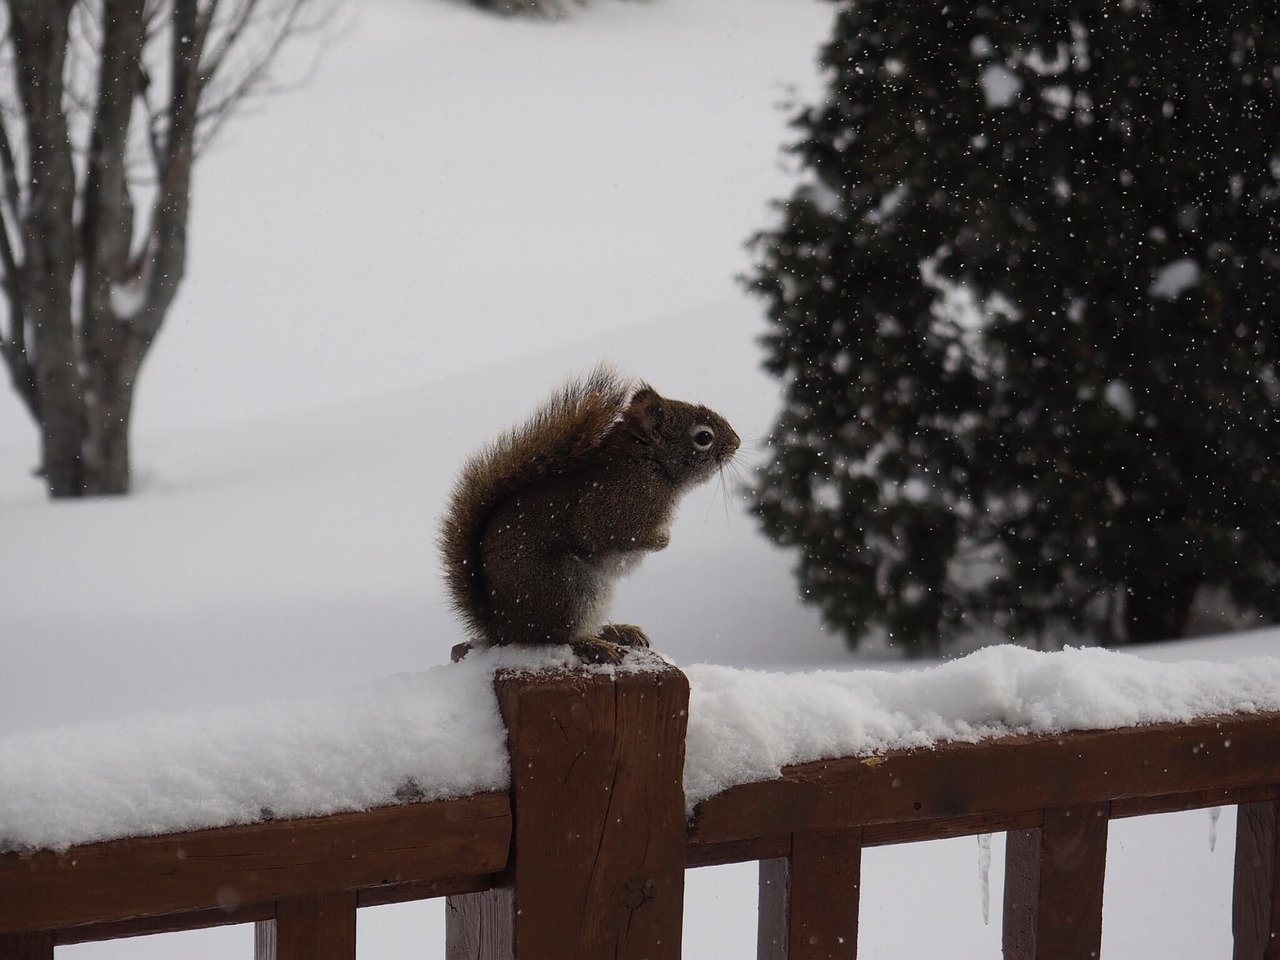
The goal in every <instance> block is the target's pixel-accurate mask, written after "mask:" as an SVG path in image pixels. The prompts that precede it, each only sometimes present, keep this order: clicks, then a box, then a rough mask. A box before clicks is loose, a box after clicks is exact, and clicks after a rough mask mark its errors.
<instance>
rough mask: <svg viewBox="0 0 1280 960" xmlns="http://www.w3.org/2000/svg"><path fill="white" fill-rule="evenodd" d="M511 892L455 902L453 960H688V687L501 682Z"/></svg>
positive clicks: (601, 678)
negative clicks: (683, 953) (684, 940)
mask: <svg viewBox="0 0 1280 960" xmlns="http://www.w3.org/2000/svg"><path fill="white" fill-rule="evenodd" d="M494 686H495V689H496V690H497V693H498V703H499V706H500V708H501V710H502V716H503V719H504V720H505V721H506V724H507V738H508V744H509V747H510V752H511V791H512V811H513V816H514V820H515V824H514V827H515V829H514V846H513V849H512V859H511V864H512V865H511V867H510V869H509V870H508V872H507V875H506V880H507V884H508V889H505V890H494V891H488V892H486V893H478V894H467V895H464V896H455V897H450V898H449V905H448V921H447V934H446V935H447V941H448V945H447V951H446V952H447V956H448V957H449V958H450V960H462V958H468V960H545V958H547V957H556V958H557V960H603V958H606V957H608V958H618V960H642V958H648V960H678V958H679V956H680V946H681V937H682V926H681V921H682V916H683V910H684V842H685V808H684V787H683V776H684V736H685V728H686V726H687V720H688V706H689V683H688V680H686V679H685V676H684V674H682V673H681V672H680V671H679V670H676V669H675V668H673V667H666V666H663V667H660V668H659V669H655V670H646V671H644V672H640V671H625V672H624V671H622V670H619V671H618V672H617V673H616V674H615V675H609V674H605V673H590V674H589V673H574V674H566V673H557V674H537V675H519V674H510V675H501V676H499V677H498V678H497V679H495V682H494Z"/></svg>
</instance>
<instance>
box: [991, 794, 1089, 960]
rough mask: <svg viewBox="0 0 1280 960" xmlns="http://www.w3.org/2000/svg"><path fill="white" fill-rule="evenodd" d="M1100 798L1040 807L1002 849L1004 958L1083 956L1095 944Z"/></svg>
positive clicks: (1067, 959) (1079, 959)
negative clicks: (1038, 820)
mask: <svg viewBox="0 0 1280 960" xmlns="http://www.w3.org/2000/svg"><path fill="white" fill-rule="evenodd" d="M1108 814H1109V811H1108V809H1107V804H1106V803H1091V804H1080V805H1078V806H1073V807H1065V808H1056V809H1050V810H1046V811H1045V812H1044V821H1043V824H1042V826H1040V827H1039V828H1037V829H1031V830H1016V831H1013V832H1012V833H1010V834H1009V837H1008V842H1007V845H1006V848H1005V887H1004V957H1005V960H1087V958H1090V957H1097V956H1098V955H1099V953H1100V952H1101V949H1102V886H1103V879H1104V877H1105V873H1106V863H1107V822H1108Z"/></svg>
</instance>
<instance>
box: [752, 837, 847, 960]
mask: <svg viewBox="0 0 1280 960" xmlns="http://www.w3.org/2000/svg"><path fill="white" fill-rule="evenodd" d="M861 871H862V843H861V838H860V837H859V831H857V830H852V831H850V830H843V831H809V832H806V833H799V834H795V835H794V836H793V837H792V838H791V853H790V854H789V855H788V856H786V857H780V858H777V859H773V860H764V861H761V863H760V917H759V933H758V935H757V939H756V944H757V946H756V956H757V957H758V958H759V960H855V958H856V957H857V955H858V896H859V884H860V878H861Z"/></svg>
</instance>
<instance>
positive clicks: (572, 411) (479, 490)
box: [439, 364, 636, 643]
mask: <svg viewBox="0 0 1280 960" xmlns="http://www.w3.org/2000/svg"><path fill="white" fill-rule="evenodd" d="M635 389H636V386H635V384H633V383H631V382H630V381H628V380H626V379H625V378H623V377H621V376H619V375H618V373H617V372H616V371H615V370H613V368H611V367H609V366H607V365H605V364H601V365H600V366H598V367H596V368H595V369H594V370H592V371H591V373H589V374H587V375H586V376H585V377H581V378H579V379H576V380H573V381H570V382H569V383H568V384H566V385H565V386H564V387H563V388H561V389H560V390H559V391H558V392H557V393H555V394H554V395H553V396H552V397H551V398H550V399H548V400H547V401H546V402H545V403H544V404H543V405H542V406H541V407H539V408H538V410H537V412H536V413H534V415H533V416H532V417H531V418H530V419H529V420H528V421H527V422H525V423H523V424H521V425H519V426H517V427H513V428H512V429H510V430H508V431H507V432H506V433H504V434H502V435H501V436H500V437H498V438H497V439H496V440H494V441H493V442H492V443H490V444H488V445H487V446H486V447H484V448H483V449H481V450H480V451H479V452H477V453H475V454H473V455H472V456H471V457H469V458H468V459H467V461H466V463H464V464H463V467H462V473H461V474H460V475H459V477H458V480H457V482H456V483H455V484H454V486H453V492H452V493H451V494H450V495H449V503H448V506H447V507H446V508H445V513H444V518H443V520H442V521H441V524H440V537H439V544H440V551H441V553H442V554H443V556H444V577H445V583H446V585H447V587H448V590H449V599H450V602H451V603H452V605H453V609H454V611H455V612H456V613H457V614H458V615H459V616H460V617H461V618H462V619H463V620H464V621H465V622H466V625H467V627H468V629H469V630H470V631H471V633H472V635H473V637H474V639H476V640H478V641H480V642H482V643H488V642H492V640H493V639H494V630H493V627H492V626H491V621H490V616H489V603H488V597H487V596H486V590H485V584H484V576H483V570H482V568H481V562H480V561H481V556H480V539H481V537H482V536H483V535H484V529H485V525H486V524H487V523H488V520H489V518H490V517H491V516H492V515H493V512H494V510H495V509H496V508H497V507H498V506H500V505H501V503H502V502H503V501H504V500H505V499H506V498H507V497H509V496H511V495H512V493H514V492H515V491H519V490H523V489H525V488H527V487H528V486H529V485H530V484H531V483H533V482H535V481H536V480H539V479H541V478H543V477H547V476H552V475H555V474H557V473H563V472H564V471H566V470H570V469H572V468H573V467H574V465H575V464H578V463H580V462H582V460H583V459H584V458H585V457H587V455H589V454H590V453H591V452H592V451H593V450H595V449H596V448H597V447H599V445H600V443H601V442H602V441H603V440H604V439H605V437H606V435H607V434H608V433H609V431H610V430H611V428H612V427H613V425H614V424H615V423H617V421H618V419H619V418H620V417H621V416H622V414H623V413H624V412H625V411H626V409H627V404H628V402H629V400H630V398H631V395H632V394H633V393H634V391H635Z"/></svg>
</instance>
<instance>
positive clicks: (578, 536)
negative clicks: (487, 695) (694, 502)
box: [439, 364, 739, 663]
mask: <svg viewBox="0 0 1280 960" xmlns="http://www.w3.org/2000/svg"><path fill="white" fill-rule="evenodd" d="M738 444H739V440H738V435H737V434H736V433H734V432H733V428H732V427H730V426H729V424H728V422H727V421H726V420H725V419H724V418H723V417H721V416H720V415H719V414H717V413H715V412H713V411H711V410H709V409H707V408H706V407H704V406H700V405H696V404H691V403H684V402H682V401H679V400H669V399H667V398H665V397H662V396H659V395H658V393H657V392H656V391H655V390H654V389H653V388H652V387H650V386H649V385H648V384H646V383H637V382H633V381H630V380H626V379H623V378H622V377H620V376H619V375H618V374H617V373H616V372H615V371H614V370H613V369H612V368H610V367H609V366H607V365H603V364H602V365H600V366H598V367H597V368H596V369H595V370H594V371H592V372H591V373H590V374H588V375H587V376H585V377H582V378H580V379H577V380H573V381H570V382H569V383H568V384H567V385H566V386H564V387H563V388H562V389H561V390H560V391H559V392H557V393H555V394H554V395H552V396H551V397H550V398H549V399H548V400H547V401H546V402H545V403H544V404H543V405H542V406H541V407H539V408H538V410H537V411H536V412H535V413H534V414H533V416H532V417H531V418H530V419H529V420H528V421H526V422H525V423H524V424H522V425H520V426H517V427H514V428H512V429H511V430H509V431H507V432H506V433H504V434H502V435H501V436H500V437H498V438H497V439H496V440H494V441H493V442H492V443H490V444H489V445H488V446H486V447H484V448H483V449H481V450H480V451H479V452H478V453H476V454H474V455H473V456H471V457H470V458H469V459H468V460H467V461H466V462H465V464H464V465H463V468H462V471H461V474H460V476H459V477H458V480H457V482H456V484H455V485H454V488H453V491H452V493H451V495H450V498H449V502H448V506H447V507H446V510H445V514H444V517H443V519H442V522H441V525H440V535H439V546H440V549H441V552H442V554H443V561H444V574H445V581H446V584H447V587H448V592H449V596H450V600H451V602H452V606H453V608H454V610H455V611H456V612H457V613H458V614H459V615H460V616H461V618H462V620H463V621H464V623H465V624H466V627H467V629H468V633H469V634H470V637H471V640H472V644H459V645H458V646H457V647H455V648H454V653H453V659H454V660H459V659H461V658H462V657H463V656H465V655H466V652H467V650H469V649H471V646H472V645H475V646H495V645H503V644H546V645H551V644H568V645H570V647H572V649H573V650H574V652H575V653H576V654H577V655H578V657H579V658H580V659H582V660H585V661H588V662H594V663H617V662H619V661H620V660H621V659H622V657H623V656H624V654H625V653H626V651H627V649H628V648H632V647H648V646H649V638H648V637H647V636H646V635H645V633H644V631H643V630H641V629H640V628H639V627H636V626H632V625H630V624H606V623H605V618H606V616H607V613H608V607H609V604H610V601H611V600H612V595H613V588H614V584H615V582H616V581H617V580H618V578H619V577H621V576H623V575H624V574H626V573H629V572H631V571H632V570H633V569H634V568H635V567H636V566H637V565H638V564H639V562H640V560H641V559H642V558H643V556H644V554H645V553H646V552H650V551H655V550H661V549H663V548H664V547H666V546H667V544H668V543H669V542H670V539H671V535H670V525H671V521H672V520H673V518H674V515H675V509H676V505H677V504H678V502H679V500H680V498H681V497H682V496H683V495H684V494H685V493H686V492H688V491H689V490H690V489H692V488H693V487H695V486H697V485H698V484H700V483H702V482H703V481H705V480H707V479H709V478H710V477H712V476H713V475H714V474H715V473H716V472H717V471H718V470H719V469H720V467H721V466H723V465H724V464H725V463H727V462H728V461H729V460H730V459H731V458H732V457H733V455H734V453H735V452H736V451H737V449H738Z"/></svg>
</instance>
